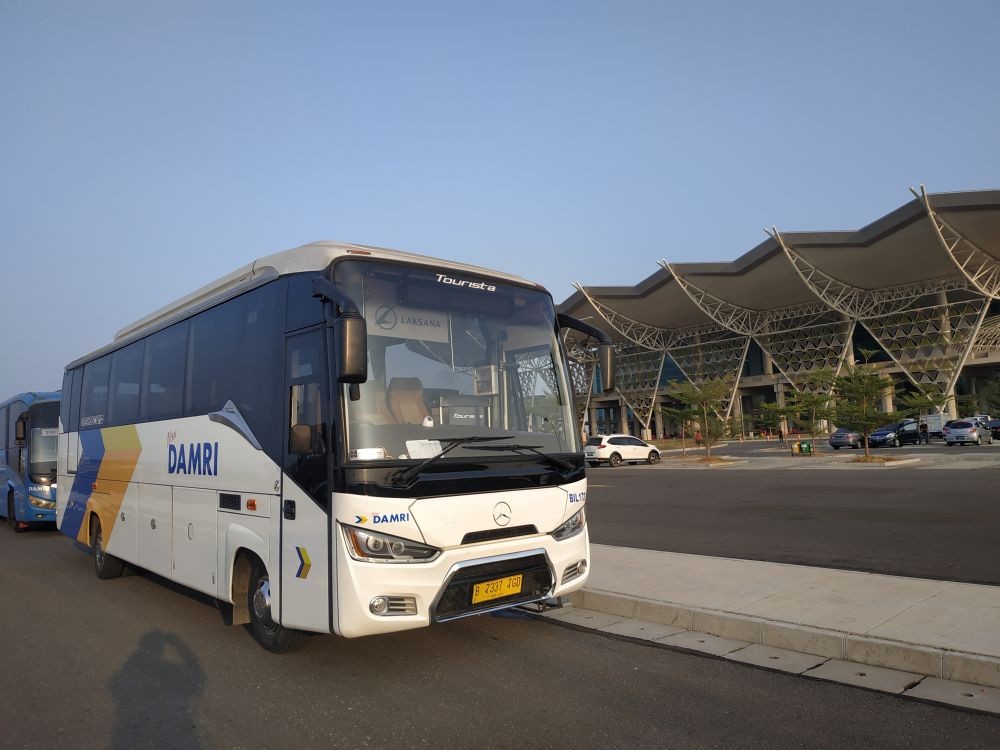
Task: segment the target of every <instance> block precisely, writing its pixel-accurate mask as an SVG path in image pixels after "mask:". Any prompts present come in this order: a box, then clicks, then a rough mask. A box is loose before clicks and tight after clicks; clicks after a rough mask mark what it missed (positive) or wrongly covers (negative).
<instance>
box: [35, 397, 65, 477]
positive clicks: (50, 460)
mask: <svg viewBox="0 0 1000 750" xmlns="http://www.w3.org/2000/svg"><path fill="white" fill-rule="evenodd" d="M28 424H29V426H30V427H31V434H30V435H29V442H28V458H29V462H28V475H29V479H30V480H31V481H32V482H37V483H39V484H48V483H50V482H51V481H52V480H54V479H55V477H56V454H57V453H58V441H59V404H58V402H56V401H46V402H43V403H40V404H34V405H32V407H31V409H30V410H29V412H28Z"/></svg>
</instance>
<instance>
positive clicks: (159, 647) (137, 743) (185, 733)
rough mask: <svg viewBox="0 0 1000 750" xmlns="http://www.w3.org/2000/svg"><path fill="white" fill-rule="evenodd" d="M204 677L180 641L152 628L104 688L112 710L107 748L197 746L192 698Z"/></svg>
mask: <svg viewBox="0 0 1000 750" xmlns="http://www.w3.org/2000/svg"><path fill="white" fill-rule="evenodd" d="M204 677H205V675H204V671H203V670H202V668H201V664H200V663H199V661H198V658H197V657H196V656H195V655H194V652H192V651H191V649H189V648H188V647H187V646H186V645H185V644H184V642H183V641H181V639H180V638H178V637H177V636H175V635H172V634H170V633H163V632H160V631H156V630H154V631H151V632H149V633H147V634H146V635H144V636H143V637H142V639H141V640H140V641H139V645H138V647H137V648H136V650H135V652H134V653H133V654H132V655H131V656H130V657H129V658H128V660H127V661H126V662H125V663H124V664H123V665H122V668H121V669H119V670H118V672H116V673H115V675H114V676H113V677H112V678H111V682H110V683H109V684H108V688H109V689H110V691H111V694H112V695H113V696H114V699H115V709H116V715H115V726H114V734H113V735H112V739H111V747H112V750H126V749H128V750H131V749H132V748H135V747H143V746H145V747H171V748H200V747H202V746H203V745H202V742H201V740H200V739H199V738H198V735H197V719H196V715H195V710H194V700H195V698H196V697H197V696H198V695H199V694H200V693H201V692H202V689H203V688H204Z"/></svg>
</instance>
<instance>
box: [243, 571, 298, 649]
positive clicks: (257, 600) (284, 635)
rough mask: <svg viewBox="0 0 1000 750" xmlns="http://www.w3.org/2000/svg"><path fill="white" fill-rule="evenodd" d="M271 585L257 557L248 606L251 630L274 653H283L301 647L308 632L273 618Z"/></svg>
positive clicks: (255, 638)
mask: <svg viewBox="0 0 1000 750" xmlns="http://www.w3.org/2000/svg"><path fill="white" fill-rule="evenodd" d="M270 597H271V587H270V579H269V578H268V575H267V568H265V567H264V564H263V563H262V562H261V561H260V560H257V559H255V560H254V561H253V568H252V570H251V572H250V586H249V589H248V591H247V598H248V601H247V607H248V609H249V610H250V625H249V627H250V632H251V633H252V634H253V637H254V640H255V641H257V643H259V644H260V645H261V646H263V647H264V648H265V649H267V650H268V651H270V652H271V653H272V654H283V653H285V652H287V651H293V650H295V649H297V648H299V647H301V646H302V645H303V644H304V643H305V642H306V634H305V633H303V632H302V631H301V630H292V629H291V628H285V627H282V626H281V625H279V624H278V623H276V622H275V621H274V620H272V619H271V602H270Z"/></svg>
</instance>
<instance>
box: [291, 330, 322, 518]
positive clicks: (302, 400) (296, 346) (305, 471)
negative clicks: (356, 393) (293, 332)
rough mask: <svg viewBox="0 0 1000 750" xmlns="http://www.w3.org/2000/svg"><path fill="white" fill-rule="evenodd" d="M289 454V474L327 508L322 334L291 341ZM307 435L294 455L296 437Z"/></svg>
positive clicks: (317, 333)
mask: <svg viewBox="0 0 1000 750" xmlns="http://www.w3.org/2000/svg"><path fill="white" fill-rule="evenodd" d="M286 360H287V371H286V373H285V376H286V378H287V382H288V383H289V390H288V433H287V434H288V450H287V452H286V455H285V462H284V463H285V471H286V472H287V473H288V475H289V476H290V477H291V478H292V479H293V480H294V481H295V482H296V483H297V484H298V485H299V486H300V487H302V488H303V489H304V490H305V491H306V492H308V493H309V494H310V495H311V496H312V497H313V498H314V499H315V500H316V501H317V502H319V503H320V505H322V506H323V507H326V496H327V476H326V461H327V442H326V437H327V429H326V427H327V420H326V413H327V406H326V398H325V394H326V390H327V387H326V385H327V381H326V358H325V356H324V349H323V332H322V330H317V331H312V332H309V333H303V334H300V335H298V336H292V337H290V338H289V339H288V346H287V354H286ZM298 431H304V438H303V442H302V445H301V446H300V447H301V448H306V447H307V446H306V444H305V440H306V439H307V440H308V451H303V452H300V453H297V454H293V453H292V445H293V444H294V443H295V442H296V441H295V437H294V436H295V435H296V433H297V432H298Z"/></svg>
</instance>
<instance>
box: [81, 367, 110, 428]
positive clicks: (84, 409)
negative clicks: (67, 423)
mask: <svg viewBox="0 0 1000 750" xmlns="http://www.w3.org/2000/svg"><path fill="white" fill-rule="evenodd" d="M110 372H111V357H108V356H107V355H105V356H103V357H101V358H100V359H95V360H94V361H93V362H88V363H87V364H86V365H84V367H83V398H82V400H81V406H80V428H81V429H85V428H93V427H103V426H104V423H105V422H106V421H107V416H108V375H109V374H110Z"/></svg>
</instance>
